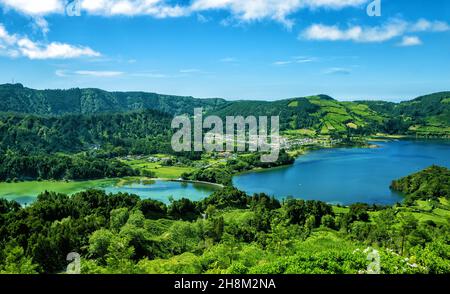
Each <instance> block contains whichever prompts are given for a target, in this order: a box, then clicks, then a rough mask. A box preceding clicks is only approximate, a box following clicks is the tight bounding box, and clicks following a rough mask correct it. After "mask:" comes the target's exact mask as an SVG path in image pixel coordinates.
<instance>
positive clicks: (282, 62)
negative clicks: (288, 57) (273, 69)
mask: <svg viewBox="0 0 450 294" xmlns="http://www.w3.org/2000/svg"><path fill="white" fill-rule="evenodd" d="M291 63H292V61H275V62H274V63H273V65H277V66H282V65H288V64H291Z"/></svg>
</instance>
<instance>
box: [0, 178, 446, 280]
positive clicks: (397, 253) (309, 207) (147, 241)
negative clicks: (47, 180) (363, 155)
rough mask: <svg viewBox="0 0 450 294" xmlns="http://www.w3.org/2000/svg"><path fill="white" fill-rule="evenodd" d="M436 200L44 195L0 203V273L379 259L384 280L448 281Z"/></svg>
mask: <svg viewBox="0 0 450 294" xmlns="http://www.w3.org/2000/svg"><path fill="white" fill-rule="evenodd" d="M432 199H434V198H432ZM432 199H421V200H414V202H413V203H412V205H396V206H394V207H379V206H369V205H366V204H353V205H351V206H350V207H337V206H335V207H332V206H330V205H328V204H326V203H323V202H320V201H303V200H298V199H286V200H284V201H283V202H279V201H278V200H276V199H274V198H271V197H268V196H267V195H264V194H255V195H253V196H251V197H249V196H247V195H246V194H245V193H243V192H241V191H239V190H237V189H235V188H232V187H226V188H224V189H222V190H219V191H217V192H215V193H213V194H212V195H211V196H209V197H208V198H205V199H203V200H201V201H199V202H192V201H190V200H188V199H181V200H178V201H172V202H171V204H170V205H168V206H167V205H165V204H163V203H161V202H158V201H154V200H140V199H139V197H137V196H134V195H128V194H116V195H106V194H105V193H104V192H102V191H97V190H89V191H85V192H80V193H76V194H74V195H73V196H71V197H68V196H66V195H64V194H56V193H49V192H45V193H42V194H41V195H39V197H38V199H37V201H36V202H34V203H33V204H31V205H29V206H27V207H20V206H19V205H18V204H17V203H14V202H8V201H5V200H0V272H3V273H38V272H40V273H43V272H45V273H59V272H63V271H64V270H65V266H66V260H65V257H66V255H67V253H69V252H78V253H79V254H81V256H82V261H81V271H82V272H83V273H177V274H181V273H184V274H185V273H233V274H245V273H256V274H267V273H270V274H283V273H286V274H288V273H334V274H339V273H367V272H368V271H369V270H370V267H369V264H370V263H371V261H372V260H370V259H368V254H369V253H371V252H372V251H373V249H376V250H377V251H378V254H379V255H380V269H379V270H380V272H381V273H389V274H412V273H432V274H436V273H441V274H442V273H445V274H448V273H450V223H449V214H450V206H449V200H448V195H444V198H440V199H438V202H437V205H438V206H439V207H433V205H434V204H433V202H430V200H432ZM429 212H432V213H433V214H434V215H436V216H437V215H440V218H439V220H438V219H436V221H434V220H433V219H429V218H427V217H426V216H427V213H429ZM201 214H204V217H202V216H201ZM372 270H377V269H376V267H375V268H372Z"/></svg>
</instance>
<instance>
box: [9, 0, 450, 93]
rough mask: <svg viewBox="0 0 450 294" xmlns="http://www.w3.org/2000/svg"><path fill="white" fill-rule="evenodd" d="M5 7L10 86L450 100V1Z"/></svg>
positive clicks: (44, 1)
mask: <svg viewBox="0 0 450 294" xmlns="http://www.w3.org/2000/svg"><path fill="white" fill-rule="evenodd" d="M79 1H80V2H78V3H79V5H80V16H68V15H67V12H66V10H65V2H66V1H63V0H39V1H37V0H0V83H7V82H11V81H12V80H14V81H16V82H21V83H23V84H24V85H25V86H28V87H32V88H38V89H43V88H71V87H82V88H84V87H96V88H103V89H106V90H118V91H125V90H139V91H150V92H158V93H165V94H176V95H192V96H195V97H222V98H228V99H266V100H275V99H282V98H289V97H298V96H305V95H313V94H320V93H324V94H328V95H330V96H333V97H335V98H337V99H340V100H356V99H384V100H394V101H398V100H406V99H410V98H414V97H417V96H419V95H422V94H427V93H431V92H437V91H444V90H450V70H449V69H450V3H449V1H448V0H433V1H427V0H381V1H380V2H381V16H379V17H369V16H368V14H367V12H366V8H367V6H368V4H369V3H371V2H372V0H279V1H277V0H179V1H173V0H79Z"/></svg>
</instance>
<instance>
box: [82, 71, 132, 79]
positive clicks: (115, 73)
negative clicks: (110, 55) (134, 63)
mask: <svg viewBox="0 0 450 294" xmlns="http://www.w3.org/2000/svg"><path fill="white" fill-rule="evenodd" d="M74 73H75V74H77V75H81V76H90V77H97V78H105V77H106V78H110V77H117V76H121V75H123V74H124V73H123V72H121V71H98V70H77V71H75V72H74Z"/></svg>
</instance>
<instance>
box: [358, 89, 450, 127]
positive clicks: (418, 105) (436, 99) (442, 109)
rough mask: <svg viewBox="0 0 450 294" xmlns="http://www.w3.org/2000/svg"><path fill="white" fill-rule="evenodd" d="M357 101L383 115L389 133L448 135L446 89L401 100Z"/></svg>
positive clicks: (449, 98)
mask: <svg viewBox="0 0 450 294" xmlns="http://www.w3.org/2000/svg"><path fill="white" fill-rule="evenodd" d="M358 103H360V104H364V105H367V106H369V107H370V108H371V109H372V110H374V111H376V112H378V113H380V114H382V115H383V116H385V117H387V118H388V120H387V122H386V125H387V126H388V128H387V131H390V132H391V133H412V134H417V135H421V136H448V135H449V134H450V92H440V93H434V94H430V95H426V96H421V97H418V98H416V99H414V100H411V101H405V102H401V103H391V102H384V101H364V102H358Z"/></svg>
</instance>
